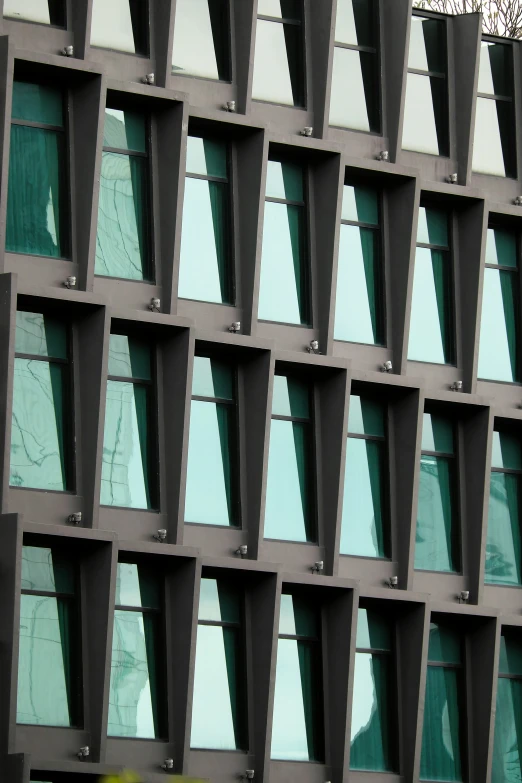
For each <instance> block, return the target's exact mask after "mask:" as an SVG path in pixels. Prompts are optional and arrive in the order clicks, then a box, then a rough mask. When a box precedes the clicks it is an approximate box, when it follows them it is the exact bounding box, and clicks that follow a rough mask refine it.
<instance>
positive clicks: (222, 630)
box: [190, 577, 247, 750]
mask: <svg viewBox="0 0 522 783" xmlns="http://www.w3.org/2000/svg"><path fill="white" fill-rule="evenodd" d="M243 635H244V627H243V606H242V602H241V599H240V596H239V594H238V592H237V586H236V585H234V586H232V585H231V584H229V583H227V582H226V581H225V580H224V579H209V578H205V577H203V578H202V580H201V587H200V594H199V614H198V636H197V642H196V665H195V671H194V698H193V702H192V730H191V736H190V745H191V747H192V748H212V749H216V750H240V749H245V748H246V747H247V745H246V742H247V732H246V728H247V726H246V709H245V708H246V689H245V682H246V680H245V662H244V656H245V650H244V640H243V639H244V636H243Z"/></svg>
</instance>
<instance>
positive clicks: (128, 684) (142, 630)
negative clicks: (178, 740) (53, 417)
mask: <svg viewBox="0 0 522 783" xmlns="http://www.w3.org/2000/svg"><path fill="white" fill-rule="evenodd" d="M154 630H155V629H154V618H153V617H151V616H150V615H143V614H142V613H141V612H124V611H122V610H120V609H116V610H115V612H114V632H113V636H112V658H111V682H110V689H109V719H108V723H107V734H108V735H109V736H113V737H141V738H143V739H149V738H150V739H153V738H155V737H157V736H159V733H158V696H157V677H158V672H157V657H156V649H157V645H156V639H155V634H154Z"/></svg>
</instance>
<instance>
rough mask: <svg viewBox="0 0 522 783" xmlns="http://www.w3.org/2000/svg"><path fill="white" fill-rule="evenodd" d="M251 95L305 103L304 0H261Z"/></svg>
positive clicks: (272, 101) (276, 100)
mask: <svg viewBox="0 0 522 783" xmlns="http://www.w3.org/2000/svg"><path fill="white" fill-rule="evenodd" d="M252 98H254V99H255V100H258V101H267V102H269V103H281V104H284V105H285V106H304V105H305V62H304V36H303V0H259V2H258V6H257V27H256V47H255V58H254V77H253V82H252Z"/></svg>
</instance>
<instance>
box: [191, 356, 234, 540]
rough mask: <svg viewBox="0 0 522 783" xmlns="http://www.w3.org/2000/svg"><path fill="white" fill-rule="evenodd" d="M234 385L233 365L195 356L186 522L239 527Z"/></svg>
mask: <svg viewBox="0 0 522 783" xmlns="http://www.w3.org/2000/svg"><path fill="white" fill-rule="evenodd" d="M236 399H237V387H236V374H235V371H234V369H233V367H232V366H231V365H230V364H227V363H226V362H222V361H219V360H217V359H210V358H209V357H208V356H195V357H194V375H193V379H192V402H191V405H190V434H189V449H188V464H187V487H186V496H185V521H186V522H195V523H200V524H204V525H226V526H229V525H239V523H240V520H239V483H238V475H237V472H238V464H239V460H238V432H237V406H236Z"/></svg>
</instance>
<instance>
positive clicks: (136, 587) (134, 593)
mask: <svg viewBox="0 0 522 783" xmlns="http://www.w3.org/2000/svg"><path fill="white" fill-rule="evenodd" d="M116 605H117V606H118V605H119V606H136V607H140V608H141V607H149V608H153V609H159V608H160V606H161V601H160V592H159V584H158V580H157V579H156V576H155V574H153V573H151V572H150V571H149V570H148V569H146V568H145V567H143V566H141V565H137V564H136V563H118V570H117V573H116Z"/></svg>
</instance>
